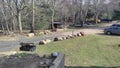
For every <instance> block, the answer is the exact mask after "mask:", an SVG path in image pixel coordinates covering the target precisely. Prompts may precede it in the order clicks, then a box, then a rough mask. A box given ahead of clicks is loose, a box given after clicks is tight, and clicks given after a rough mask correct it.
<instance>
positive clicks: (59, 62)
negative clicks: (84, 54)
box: [49, 53, 65, 68]
mask: <svg viewBox="0 0 120 68" xmlns="http://www.w3.org/2000/svg"><path fill="white" fill-rule="evenodd" d="M64 62H65V55H64V54H63V53H60V54H59V55H58V57H57V58H56V59H55V60H54V61H53V65H52V66H50V67H49V68H64V66H65V65H64Z"/></svg>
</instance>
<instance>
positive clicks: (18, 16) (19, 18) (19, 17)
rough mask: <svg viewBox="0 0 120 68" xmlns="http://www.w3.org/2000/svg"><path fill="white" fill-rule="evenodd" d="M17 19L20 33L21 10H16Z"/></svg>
mask: <svg viewBox="0 0 120 68" xmlns="http://www.w3.org/2000/svg"><path fill="white" fill-rule="evenodd" d="M17 20H18V25H19V32H20V33H22V23H21V12H18V15H17Z"/></svg>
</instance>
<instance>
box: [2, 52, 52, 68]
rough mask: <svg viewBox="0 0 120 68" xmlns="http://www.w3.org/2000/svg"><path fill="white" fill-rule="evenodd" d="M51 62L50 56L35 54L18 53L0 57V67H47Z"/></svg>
mask: <svg viewBox="0 0 120 68" xmlns="http://www.w3.org/2000/svg"><path fill="white" fill-rule="evenodd" d="M52 62H53V59H52V58H51V57H47V58H44V57H40V56H39V55H36V54H33V55H32V54H19V55H11V56H7V57H1V58H0V68H48V67H49V66H50V65H51V64H52Z"/></svg>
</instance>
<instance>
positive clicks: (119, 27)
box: [104, 24, 120, 35]
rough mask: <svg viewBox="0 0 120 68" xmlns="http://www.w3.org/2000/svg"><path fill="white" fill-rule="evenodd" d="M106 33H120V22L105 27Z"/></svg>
mask: <svg viewBox="0 0 120 68" xmlns="http://www.w3.org/2000/svg"><path fill="white" fill-rule="evenodd" d="M104 33H105V34H107V35H110V34H120V24H113V25H111V26H110V27H109V28H105V29H104Z"/></svg>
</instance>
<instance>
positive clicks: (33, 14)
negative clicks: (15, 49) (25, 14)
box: [30, 0, 35, 33]
mask: <svg viewBox="0 0 120 68" xmlns="http://www.w3.org/2000/svg"><path fill="white" fill-rule="evenodd" d="M34 25H35V10H34V0H32V24H31V31H30V33H34V29H35V27H34Z"/></svg>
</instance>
